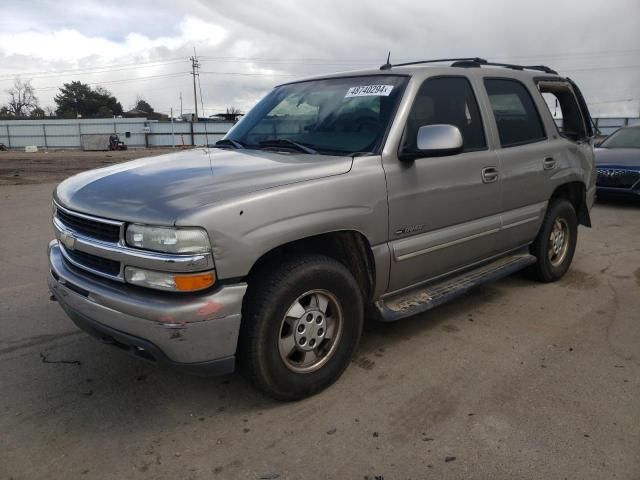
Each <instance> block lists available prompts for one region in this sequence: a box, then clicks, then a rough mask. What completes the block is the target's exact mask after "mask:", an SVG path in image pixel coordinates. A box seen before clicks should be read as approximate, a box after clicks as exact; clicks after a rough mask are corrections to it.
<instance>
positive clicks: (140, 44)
mask: <svg viewBox="0 0 640 480" xmlns="http://www.w3.org/2000/svg"><path fill="white" fill-rule="evenodd" d="M177 30H178V34H177V35H176V36H171V37H170V36H161V37H156V38H150V37H148V36H146V35H144V34H141V33H136V32H132V33H129V34H127V35H126V37H125V40H124V41H122V42H118V41H114V40H109V39H107V38H103V37H96V36H90V35H86V34H83V33H80V32H79V31H77V30H73V29H61V30H54V31H52V32H33V31H27V32H23V33H17V34H1V35H0V54H2V55H7V56H11V55H21V56H26V57H31V58H34V59H42V60H46V61H48V62H55V61H64V62H78V61H80V60H82V59H85V58H87V57H97V58H99V59H100V60H105V61H109V62H111V61H113V60H116V59H119V58H122V57H130V56H135V57H137V56H148V55H149V53H150V52H151V51H153V50H154V49H162V48H164V49H167V50H169V51H172V50H177V49H180V48H182V47H184V46H190V45H202V46H204V47H215V46H216V45H218V44H220V43H221V42H222V41H223V40H224V39H225V38H226V37H227V35H228V33H229V32H228V31H227V30H225V29H224V28H222V27H221V26H219V25H216V24H214V23H209V22H205V21H203V20H200V19H198V18H194V17H191V16H185V17H184V18H183V19H182V20H181V21H180V22H179V23H178V28H177Z"/></svg>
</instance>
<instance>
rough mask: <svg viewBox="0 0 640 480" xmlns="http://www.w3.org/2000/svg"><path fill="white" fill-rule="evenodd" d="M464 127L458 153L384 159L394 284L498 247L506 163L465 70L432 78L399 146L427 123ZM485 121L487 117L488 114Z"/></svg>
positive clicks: (411, 144) (411, 145)
mask: <svg viewBox="0 0 640 480" xmlns="http://www.w3.org/2000/svg"><path fill="white" fill-rule="evenodd" d="M433 124H451V125H454V126H456V127H458V129H459V130H460V132H461V134H462V138H463V145H464V147H463V151H462V152H461V153H458V154H454V155H449V156H441V157H428V158H418V159H416V160H412V161H401V160H400V159H399V158H398V157H397V156H396V157H395V158H393V157H388V158H385V160H384V168H385V173H386V177H387V186H388V202H389V235H390V242H389V243H390V248H391V273H390V283H389V290H390V291H393V290H398V289H401V288H404V287H407V286H410V285H413V284H415V283H419V282H422V281H424V280H428V279H432V278H435V277H438V276H440V275H443V274H445V273H449V272H451V271H453V270H455V269H459V268H461V267H465V266H467V265H470V264H472V263H474V262H477V261H479V260H482V259H484V258H487V257H490V256H491V255H493V254H496V253H498V252H499V251H500V249H501V247H500V242H499V237H498V235H499V230H500V224H501V223H500V222H501V221H500V213H501V212H500V211H501V196H500V195H501V194H500V164H499V159H498V157H497V155H496V153H495V151H493V150H490V149H489V148H488V144H487V137H486V135H485V129H484V127H483V121H482V116H481V114H480V109H479V107H478V102H477V100H476V96H475V94H474V91H473V88H472V86H471V83H470V81H469V79H468V78H467V77H466V76H446V77H435V78H429V79H427V80H425V81H424V83H423V84H422V85H421V87H420V89H419V90H418V93H417V95H416V98H415V100H414V103H413V106H412V109H411V112H410V114H409V117H408V120H407V123H406V126H405V130H404V134H403V139H402V142H401V146H400V150H402V149H410V150H411V149H415V147H416V145H415V142H416V138H417V131H418V129H419V128H420V127H421V126H423V125H433ZM485 124H486V122H485Z"/></svg>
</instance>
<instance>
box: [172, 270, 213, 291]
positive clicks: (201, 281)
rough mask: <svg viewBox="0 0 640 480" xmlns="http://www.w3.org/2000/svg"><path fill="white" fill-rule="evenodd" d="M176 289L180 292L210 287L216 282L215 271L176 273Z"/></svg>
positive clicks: (174, 278)
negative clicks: (192, 273)
mask: <svg viewBox="0 0 640 480" xmlns="http://www.w3.org/2000/svg"><path fill="white" fill-rule="evenodd" d="M173 280H174V282H175V284H176V290H178V291H180V292H193V291H195V290H203V289H205V288H208V287H210V286H211V285H213V282H215V277H214V276H213V273H200V274H198V275H176V276H175V277H173Z"/></svg>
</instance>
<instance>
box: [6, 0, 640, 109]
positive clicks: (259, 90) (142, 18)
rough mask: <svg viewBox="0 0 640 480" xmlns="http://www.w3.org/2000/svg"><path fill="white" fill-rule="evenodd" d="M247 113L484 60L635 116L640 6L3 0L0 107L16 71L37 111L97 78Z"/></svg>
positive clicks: (128, 96) (125, 98) (134, 91)
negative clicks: (538, 72)
mask: <svg viewBox="0 0 640 480" xmlns="http://www.w3.org/2000/svg"><path fill="white" fill-rule="evenodd" d="M194 48H195V49H196V52H197V55H198V56H199V57H200V61H201V71H202V74H201V77H200V79H201V87H202V92H203V98H204V106H205V112H206V114H213V113H217V112H219V111H223V110H224V108H225V107H227V106H230V105H233V106H236V107H240V108H241V109H243V110H246V109H248V108H250V107H251V106H252V105H253V103H255V101H256V100H258V99H259V98H260V97H261V96H262V95H263V94H264V93H265V92H266V91H268V89H269V88H270V87H272V86H273V85H275V84H277V83H281V82H283V81H287V80H290V79H294V78H296V77H300V76H306V75H310V74H321V73H325V72H335V71H343V70H353V69H358V68H365V67H371V66H373V67H377V66H378V65H380V64H381V63H383V61H384V59H385V57H386V52H387V51H389V50H390V51H391V56H392V61H396V62H399V61H402V60H414V59H421V58H441V57H456V56H481V57H484V58H488V59H491V60H494V61H503V62H513V63H526V64H547V65H549V66H551V67H553V68H555V69H557V70H559V71H560V73H561V74H564V75H567V76H569V77H571V78H573V79H574V80H576V81H577V82H578V84H579V85H580V86H581V88H582V91H583V93H584V95H585V97H586V98H587V100H588V103H589V104H590V106H591V111H592V115H593V116H598V115H600V114H603V115H635V116H637V115H638V114H639V113H640V1H639V0H614V1H612V2H608V3H605V2H602V1H601V0H562V1H558V0H553V1H549V0H537V1H535V2H524V1H513V0H485V1H478V0H447V1H435V0H431V1H429V0H427V1H419V0H395V1H394V2H373V1H371V0H369V1H353V0H351V1H345V0H340V1H334V0H326V1H325V0H321V1H315V2H309V1H301V0H299V1H294V0H236V1H222V0H209V1H198V0H173V1H165V0H148V1H145V0H140V1H137V0H128V1H122V0H119V1H111V0H99V1H96V0H65V1H61V0H2V16H1V18H0V103H4V102H5V101H6V99H5V98H4V97H6V93H5V91H6V89H8V88H9V87H10V86H11V84H12V83H13V78H14V77H15V76H16V75H20V76H21V77H22V78H23V79H25V80H26V79H32V83H33V85H34V86H35V87H36V93H37V95H38V97H39V99H40V103H41V105H42V106H43V107H46V106H53V105H54V103H53V96H54V95H55V94H56V93H57V89H58V87H60V86H61V85H62V84H63V83H64V82H69V81H72V80H80V81H83V82H86V83H89V84H92V85H102V86H104V87H105V88H107V89H108V90H110V91H111V92H112V93H113V94H115V95H116V96H117V97H118V99H119V100H120V101H121V103H122V104H123V106H124V107H125V109H128V108H130V107H131V106H132V105H133V103H134V101H135V98H136V97H137V96H142V97H144V98H145V99H146V100H147V101H148V102H149V103H151V105H152V106H154V107H155V108H156V110H160V111H164V112H168V111H169V109H170V108H171V107H173V108H174V111H176V112H177V111H179V109H180V93H182V97H183V108H184V111H185V112H189V111H193V87H192V83H191V76H190V75H189V71H190V62H189V60H188V58H189V56H191V55H193V51H194Z"/></svg>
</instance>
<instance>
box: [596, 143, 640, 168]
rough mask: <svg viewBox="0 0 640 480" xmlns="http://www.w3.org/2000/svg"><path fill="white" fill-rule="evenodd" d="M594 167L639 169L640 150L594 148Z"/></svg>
mask: <svg viewBox="0 0 640 480" xmlns="http://www.w3.org/2000/svg"><path fill="white" fill-rule="evenodd" d="M595 154H596V166H603V165H606V166H616V167H635V168H636V169H640V148H596V149H595Z"/></svg>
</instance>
